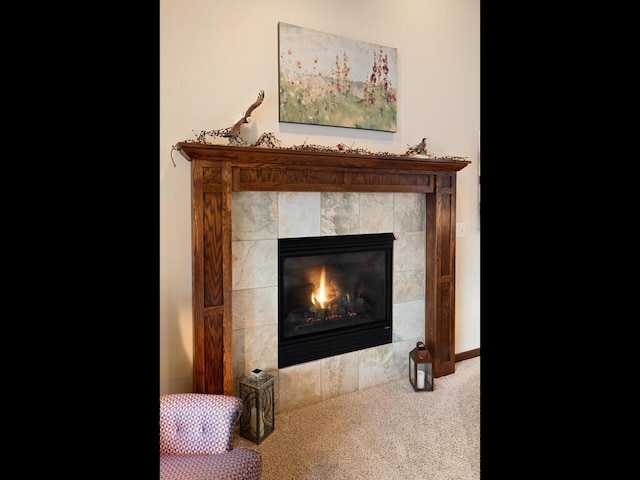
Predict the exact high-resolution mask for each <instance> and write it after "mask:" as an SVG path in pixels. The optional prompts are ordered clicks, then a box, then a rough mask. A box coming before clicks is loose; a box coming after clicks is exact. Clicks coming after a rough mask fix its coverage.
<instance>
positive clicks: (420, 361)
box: [409, 342, 433, 392]
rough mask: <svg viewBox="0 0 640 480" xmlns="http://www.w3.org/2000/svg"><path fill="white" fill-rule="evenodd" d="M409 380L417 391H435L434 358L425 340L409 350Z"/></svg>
mask: <svg viewBox="0 0 640 480" xmlns="http://www.w3.org/2000/svg"><path fill="white" fill-rule="evenodd" d="M409 382H411V385H412V386H413V389H414V390H415V391H416V392H427V391H429V392H430V391H433V360H432V359H431V354H430V353H429V350H428V349H427V347H426V345H425V344H424V343H423V342H418V343H416V348H414V349H413V350H411V351H410V352H409Z"/></svg>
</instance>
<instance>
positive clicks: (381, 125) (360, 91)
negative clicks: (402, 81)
mask: <svg viewBox="0 0 640 480" xmlns="http://www.w3.org/2000/svg"><path fill="white" fill-rule="evenodd" d="M278 51H279V61H278V71H279V120H280V122H287V123H304V124H310V125H327V126H333V127H347V128H361V129H365V130H379V131H384V132H395V131H396V128H397V127H396V125H397V109H398V91H397V75H398V69H397V49H396V48H391V47H385V46H382V45H376V44H373V43H367V42H361V41H357V40H351V39H348V38H345V37H340V36H337V35H331V34H328V33H324V32H319V31H317V30H311V29H309V28H303V27H298V26H296V25H290V24H287V23H283V22H279V23H278Z"/></svg>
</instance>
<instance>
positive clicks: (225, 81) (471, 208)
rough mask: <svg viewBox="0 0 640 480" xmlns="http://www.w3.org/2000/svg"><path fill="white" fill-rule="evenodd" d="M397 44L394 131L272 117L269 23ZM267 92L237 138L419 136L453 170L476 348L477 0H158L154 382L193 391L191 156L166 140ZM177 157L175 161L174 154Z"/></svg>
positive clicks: (378, 143) (459, 306) (460, 264)
mask: <svg viewBox="0 0 640 480" xmlns="http://www.w3.org/2000/svg"><path fill="white" fill-rule="evenodd" d="M280 21H281V22H285V23H290V24H293V25H300V26H302V27H306V28H312V29H315V30H320V31H323V32H326V33H331V34H335V35H341V36H344V37H348V38H351V39H355V40H361V41H364V42H370V43H377V44H380V45H385V46H390V47H395V48H397V49H398V70H399V72H398V85H397V87H398V125H397V127H398V131H397V133H394V134H392V133H388V132H374V131H368V130H356V129H347V128H338V127H320V126H311V125H296V124H286V123H279V122H278V33H277V32H278V22H280ZM259 90H264V91H265V100H264V102H263V104H262V105H261V106H260V107H259V108H258V109H257V110H256V111H255V112H254V113H253V115H252V123H251V124H250V125H251V127H248V128H247V129H246V130H243V137H244V138H245V139H246V140H247V141H249V142H252V141H255V140H256V139H257V137H258V136H259V135H260V134H262V133H266V132H271V133H273V134H274V135H275V136H276V137H277V138H278V139H279V140H280V141H281V142H282V143H283V145H284V146H286V147H290V146H293V145H301V144H303V143H305V142H306V143H308V144H318V145H325V146H334V145H336V144H338V143H345V144H346V145H349V146H352V145H353V148H364V149H367V150H369V151H371V152H377V151H380V152H393V153H398V154H402V153H404V152H405V151H406V149H407V146H409V145H415V144H416V143H418V142H419V141H420V139H422V137H428V138H429V140H428V150H429V152H430V153H432V154H434V155H439V156H445V155H455V156H463V157H467V158H468V159H469V160H471V162H472V163H471V164H470V165H468V166H467V167H465V168H464V169H463V170H461V171H460V172H459V173H458V175H457V178H458V190H457V193H458V197H457V222H458V223H465V224H466V235H465V237H463V238H458V239H457V247H456V326H455V330H456V339H455V351H456V352H457V353H459V352H464V351H468V350H472V349H475V348H479V347H480V232H479V216H478V211H479V208H478V152H477V144H478V131H479V129H480V0H419V1H418V0H393V1H390V0H386V1H385V0H305V1H295V0H271V1H268V2H265V1H263V2H259V1H252V0H161V1H160V393H170V392H188V391H192V357H193V334H192V330H193V326H192V303H191V292H192V276H191V273H192V271H191V179H190V163H189V162H188V161H187V160H186V159H184V157H182V156H181V155H180V154H179V153H177V152H171V147H172V145H175V144H176V143H178V142H180V141H184V140H190V139H193V138H194V137H195V135H194V132H199V131H201V130H212V129H218V128H224V127H227V126H230V125H231V124H232V123H233V119H234V118H235V117H236V116H237V115H239V114H240V113H242V111H243V110H244V109H245V108H246V107H247V106H248V105H249V104H250V103H252V102H253V101H254V100H255V97H256V95H257V93H258V91H259ZM172 158H173V161H174V162H175V165H176V166H175V167H174V166H173V163H172Z"/></svg>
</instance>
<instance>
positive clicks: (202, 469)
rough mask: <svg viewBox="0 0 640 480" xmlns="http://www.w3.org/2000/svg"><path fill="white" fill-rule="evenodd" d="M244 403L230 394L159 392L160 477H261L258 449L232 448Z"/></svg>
mask: <svg viewBox="0 0 640 480" xmlns="http://www.w3.org/2000/svg"><path fill="white" fill-rule="evenodd" d="M242 408H243V406H242V400H240V399H239V398H238V397H234V396H231V395H216V394H208V393H172V394H167V395H160V479H161V480H223V479H224V480H234V479H241V480H259V478H260V475H261V474H262V456H261V455H260V452H258V451H257V450H253V449H251V448H244V447H236V448H234V447H233V428H234V424H235V423H236V421H237V420H238V418H240V414H241V413H242Z"/></svg>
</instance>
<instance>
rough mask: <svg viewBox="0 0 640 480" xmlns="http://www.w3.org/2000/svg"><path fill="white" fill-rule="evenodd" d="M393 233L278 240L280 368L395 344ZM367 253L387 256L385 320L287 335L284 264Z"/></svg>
mask: <svg viewBox="0 0 640 480" xmlns="http://www.w3.org/2000/svg"><path fill="white" fill-rule="evenodd" d="M394 240H395V236H394V235H393V233H370V234H357V235H332V236H320V237H298V238H280V239H278V368H284V367H289V366H292V365H297V364H300V363H305V362H310V361H312V360H319V359H322V358H326V357H330V356H334V355H341V354H344V353H349V352H354V351H357V350H362V349H365V348H371V347H377V346H379V345H385V344H388V343H391V342H392V341H393V242H394ZM327 250H330V251H331V253H349V252H354V253H355V252H366V251H371V250H383V251H384V253H385V270H386V273H385V292H387V294H386V299H387V301H386V303H385V306H384V312H385V314H384V318H383V319H382V320H379V321H373V322H369V323H366V324H364V325H355V326H347V327H340V328H336V329H333V330H329V331H323V332H316V333H311V334H307V335H304V336H301V337H293V338H291V337H289V338H286V336H285V335H284V333H283V331H284V322H283V321H282V320H283V316H284V317H286V315H287V312H285V311H283V310H284V309H283V305H285V299H284V294H285V293H284V288H283V285H284V283H283V277H284V268H283V263H284V261H285V259H287V258H291V257H295V256H300V257H302V256H312V255H318V254H322V253H326V252H327Z"/></svg>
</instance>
